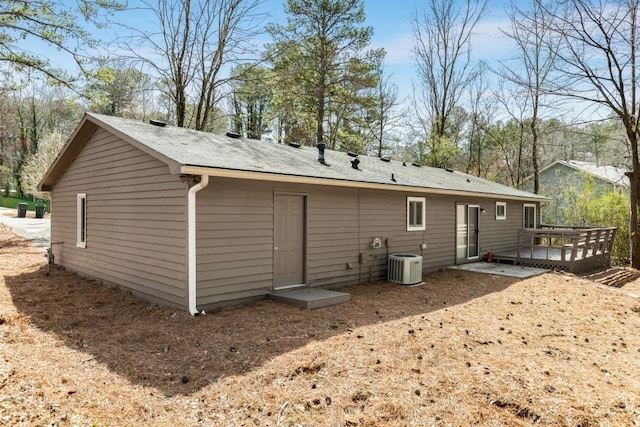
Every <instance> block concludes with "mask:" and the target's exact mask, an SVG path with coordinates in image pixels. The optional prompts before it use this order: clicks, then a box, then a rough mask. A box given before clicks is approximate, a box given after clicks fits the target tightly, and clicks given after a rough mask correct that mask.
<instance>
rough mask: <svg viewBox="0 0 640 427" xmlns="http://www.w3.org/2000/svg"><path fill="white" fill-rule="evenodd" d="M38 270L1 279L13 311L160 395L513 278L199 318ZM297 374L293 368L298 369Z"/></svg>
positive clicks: (462, 275) (450, 274)
mask: <svg viewBox="0 0 640 427" xmlns="http://www.w3.org/2000/svg"><path fill="white" fill-rule="evenodd" d="M46 272H47V269H46V266H45V267H42V268H39V269H37V270H35V271H30V272H27V273H24V274H21V275H17V276H6V277H5V283H6V285H7V287H8V289H9V291H10V292H11V296H12V299H13V302H14V304H15V306H16V308H17V309H18V310H19V311H20V312H21V313H23V314H25V315H27V316H29V317H30V318H31V322H32V324H33V325H34V326H36V327H37V328H39V329H41V330H43V331H46V332H52V333H54V334H55V335H56V336H57V337H59V338H60V339H61V340H62V341H63V342H64V343H65V345H66V346H68V347H70V348H73V349H77V350H78V351H82V352H85V353H87V354H88V355H90V356H91V358H93V359H95V360H96V361H98V362H99V363H102V364H104V365H105V366H107V367H108V368H109V369H110V370H111V371H112V372H114V373H116V374H118V375H121V376H123V377H125V378H127V379H128V380H129V381H131V382H132V383H134V384H139V385H143V386H152V387H156V388H158V389H159V390H160V391H162V392H163V393H164V394H165V395H167V396H173V395H178V394H184V395H186V394H191V393H193V392H196V391H198V390H199V389H201V388H203V387H205V386H207V385H209V384H212V383H215V382H216V381H217V380H219V379H220V378H222V377H229V376H234V375H242V374H244V373H247V372H250V371H251V370H253V369H255V368H256V367H258V366H260V365H262V364H264V363H265V362H267V361H269V360H270V359H273V358H274V357H277V356H278V355H281V354H284V353H286V352H289V351H291V350H293V349H298V348H301V347H303V346H305V345H306V344H307V343H309V342H311V341H316V340H324V339H327V338H329V337H331V336H334V335H338V334H354V338H356V336H355V335H357V334H358V333H361V332H360V331H361V330H357V331H356V328H358V327H362V326H367V325H373V324H377V323H381V322H388V321H393V320H396V319H402V318H405V317H407V316H414V315H421V316H423V317H425V318H426V317H427V316H428V314H429V313H431V312H433V311H435V310H441V309H447V307H451V306H454V305H458V304H463V303H466V302H468V301H470V300H472V299H475V298H481V297H483V296H484V295H487V294H491V293H494V292H500V291H502V290H504V289H506V288H507V287H509V286H510V285H511V284H513V283H515V282H517V281H518V279H513V278H507V277H495V276H491V275H486V274H479V273H470V272H461V271H450V270H449V271H441V272H437V273H433V274H429V275H427V276H425V281H426V284H425V285H423V286H419V287H406V286H400V285H395V284H390V283H372V284H365V285H358V286H351V287H346V288H344V289H343V290H344V291H346V292H349V293H351V294H352V300H351V302H349V303H347V304H342V305H339V306H334V307H327V308H321V309H316V310H305V309H301V308H298V307H294V306H288V305H284V304H282V303H277V302H272V301H261V302H258V303H254V304H251V305H247V306H243V307H236V308H229V309H224V310H220V311H218V312H216V313H211V314H209V315H207V316H203V317H191V316H190V315H189V314H188V313H186V312H184V311H181V310H177V309H172V308H167V307H160V306H156V305H152V304H149V303H147V302H145V301H143V300H141V299H138V298H136V297H134V296H132V295H131V294H129V293H128V292H126V291H123V290H120V289H117V288H114V287H107V286H103V285H101V284H98V283H97V282H95V281H91V280H87V279H83V278H80V277H79V276H77V275H76V274H73V273H71V272H68V271H65V270H63V269H60V268H55V269H54V270H53V271H52V273H51V275H50V276H47V275H46ZM299 369H300V368H299Z"/></svg>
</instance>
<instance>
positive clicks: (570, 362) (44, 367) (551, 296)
mask: <svg viewBox="0 0 640 427" xmlns="http://www.w3.org/2000/svg"><path fill="white" fill-rule="evenodd" d="M0 227H1V226H0ZM0 262H1V265H2V274H1V276H2V278H1V280H2V282H1V283H0V424H3V425H43V426H44V425H60V426H65V425H82V426H87V425H100V426H107V425H115V426H125V425H127V426H128V425H153V426H175V425H224V426H226V425H231V426H241V425H248V426H252V425H258V426H278V425H280V426H290V425H303V426H316V425H329V426H356V425H376V426H378V425H389V426H406V425H420V426H422V425H472V424H479V425H516V426H517V425H525V426H526V425H570V426H595V425H612V426H615V425H633V424H636V425H638V424H640V397H639V393H640V366H639V361H640V299H639V298H638V295H639V294H640V282H638V281H636V282H632V283H630V284H628V285H626V286H625V287H624V288H622V289H616V288H607V287H605V286H602V285H598V284H595V283H593V282H590V281H588V280H585V279H581V278H578V277H573V276H568V275H560V274H546V275H543V276H539V277H536V278H533V279H528V280H517V279H512V278H505V277H496V276H490V275H481V274H472V273H467V272H457V271H442V272H438V273H434V274H430V275H428V276H426V278H425V279H426V282H427V283H426V285H423V286H420V287H402V286H398V285H391V284H388V283H377V284H367V285H362V286H354V287H349V288H346V289H345V290H347V291H348V292H350V293H351V294H352V301H351V302H350V303H348V304H343V305H340V306H335V307H330V308H323V309H318V310H303V309H299V308H296V307H292V306H287V305H283V304H280V303H274V302H269V301H264V302H260V303H256V304H251V305H248V306H244V307H239V308H232V309H225V310H221V311H219V312H216V313H211V314H209V315H207V316H205V317H197V318H193V317H190V316H189V315H188V314H187V313H185V312H183V311H179V310H175V309H170V308H166V307H158V306H153V305H150V304H147V303H145V302H143V301H141V300H138V299H137V298H135V297H133V296H131V295H129V294H128V293H126V292H123V291H121V290H118V289H116V288H110V287H105V286H101V285H98V284H97V283H95V282H92V281H90V280H85V279H81V278H78V277H77V276H76V275H74V274H71V273H69V272H66V271H64V270H62V269H55V270H53V271H52V273H51V275H50V276H46V274H45V273H46V267H45V259H44V257H43V256H42V253H41V252H39V251H37V250H36V249H34V248H33V247H31V246H30V245H29V244H26V243H25V242H24V241H22V240H20V239H18V238H16V237H15V236H13V235H12V234H11V233H10V232H9V230H8V229H7V228H2V229H0Z"/></svg>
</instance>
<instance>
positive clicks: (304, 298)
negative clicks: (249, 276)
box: [269, 288, 351, 308]
mask: <svg viewBox="0 0 640 427" xmlns="http://www.w3.org/2000/svg"><path fill="white" fill-rule="evenodd" d="M269 299H271V300H274V301H280V302H284V303H287V304H293V305H297V306H298V307H304V308H320V307H328V306H330V305H337V304H342V303H345V302H348V301H349V300H351V295H350V294H348V293H346V292H336V291H330V290H328V289H320V288H302V289H293V290H290V291H275V292H273V293H271V294H269Z"/></svg>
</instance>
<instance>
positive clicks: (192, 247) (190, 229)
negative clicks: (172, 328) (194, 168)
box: [187, 175, 209, 316]
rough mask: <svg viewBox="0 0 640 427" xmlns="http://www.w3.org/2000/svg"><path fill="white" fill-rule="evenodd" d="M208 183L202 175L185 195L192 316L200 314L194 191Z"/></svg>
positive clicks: (207, 179)
mask: <svg viewBox="0 0 640 427" xmlns="http://www.w3.org/2000/svg"><path fill="white" fill-rule="evenodd" d="M208 184H209V177H208V176H207V175H202V176H201V178H200V182H199V183H197V184H196V185H194V186H193V187H191V188H190V189H189V193H188V195H187V240H188V242H187V262H188V265H189V271H188V274H189V278H188V282H189V283H188V287H187V292H188V297H187V299H188V306H189V313H191V315H192V316H195V315H196V314H200V312H199V311H198V308H197V307H196V290H197V283H198V282H197V276H196V274H197V271H198V269H197V267H198V265H197V263H196V255H197V254H196V193H197V192H198V191H200V190H202V189H203V188H205V187H206V186H207V185H208Z"/></svg>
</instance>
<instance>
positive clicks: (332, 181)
mask: <svg viewBox="0 0 640 427" xmlns="http://www.w3.org/2000/svg"><path fill="white" fill-rule="evenodd" d="M180 173H181V174H185V175H209V176H214V177H219V178H237V179H252V180H256V181H270V182H287V183H294V184H315V185H329V186H333V187H349V188H367V189H371V190H390V191H403V192H405V193H409V192H412V193H423V194H445V195H449V196H473V197H487V198H490V199H501V200H523V201H533V200H539V201H543V202H544V201H551V199H550V198H549V197H545V196H540V195H535V196H536V197H521V196H510V195H506V194H493V193H483V192H479V191H463V190H447V189H443V188H427V187H416V186H411V185H399V184H383V183H375V182H364V181H349V180H342V179H336V178H316V177H308V176H300V175H285V174H278V173H269V172H252V171H241V170H233V169H216V168H209V167H202V166H189V165H186V166H182V167H181V168H180Z"/></svg>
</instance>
